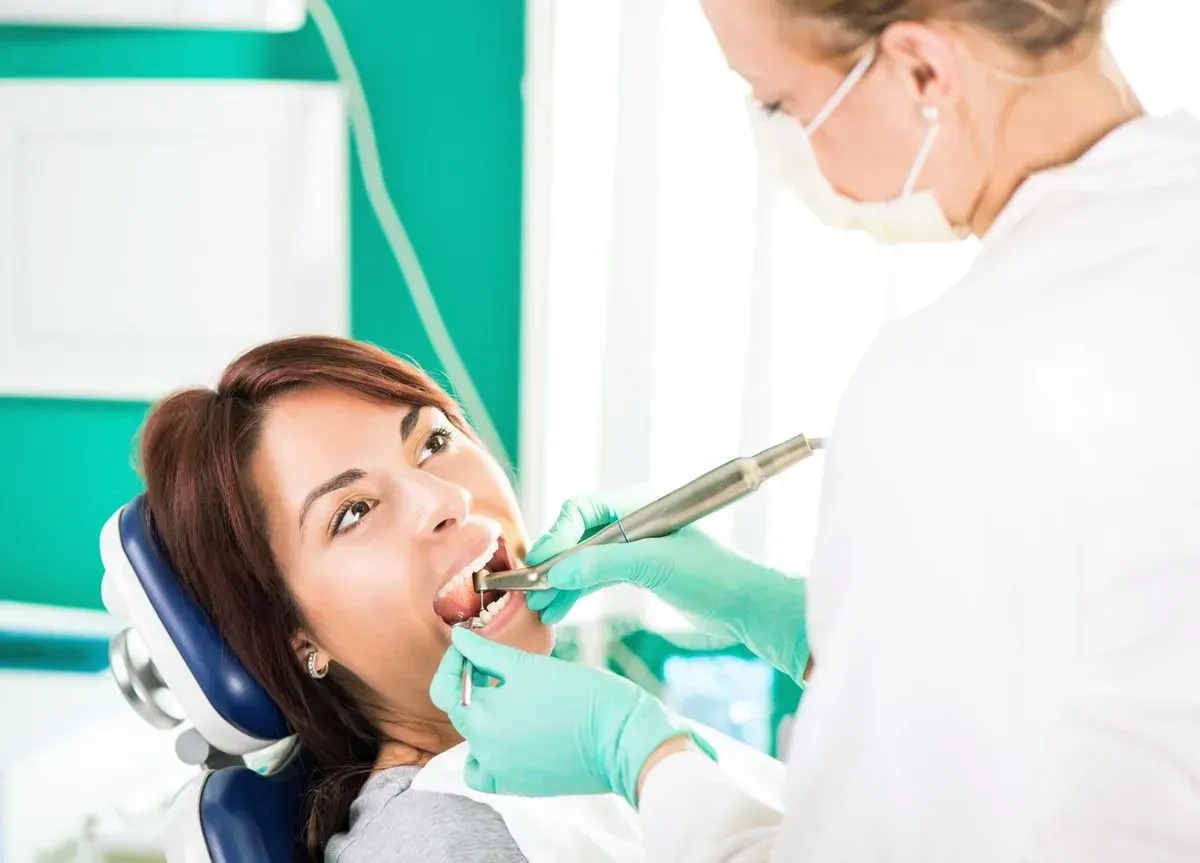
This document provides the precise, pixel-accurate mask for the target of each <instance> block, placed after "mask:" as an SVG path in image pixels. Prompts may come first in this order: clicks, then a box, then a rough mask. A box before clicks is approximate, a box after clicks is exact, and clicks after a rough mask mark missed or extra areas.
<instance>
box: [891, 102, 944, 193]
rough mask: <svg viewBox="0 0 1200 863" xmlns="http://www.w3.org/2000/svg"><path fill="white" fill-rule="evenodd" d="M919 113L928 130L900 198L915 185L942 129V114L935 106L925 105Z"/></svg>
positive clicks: (911, 191) (910, 191) (911, 190)
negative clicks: (927, 124) (926, 122)
mask: <svg viewBox="0 0 1200 863" xmlns="http://www.w3.org/2000/svg"><path fill="white" fill-rule="evenodd" d="M921 114H922V116H924V117H925V119H926V121H928V123H929V131H927V132H926V133H925V141H924V143H922V144H921V149H920V151H919V152H918V153H917V160H916V161H915V162H913V166H912V170H910V171H909V172H908V179H907V180H905V181H904V191H902V192H901V193H900V197H902V198H907V197H908V196H909V195H911V194H912V193H913V189H915V188H916V187H917V180H919V179H920V178H921V172H922V171H923V170H925V163H926V162H928V161H929V155H930V154H931V153H932V152H933V145H934V143H935V142H936V141H937V137H938V133H940V132H941V131H942V114H941V112H940V111H938V109H937V107H936V106H934V105H926V106H925V108H924V109H923V110H922V111H921Z"/></svg>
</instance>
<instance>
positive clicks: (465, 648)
mask: <svg viewBox="0 0 1200 863" xmlns="http://www.w3.org/2000/svg"><path fill="white" fill-rule="evenodd" d="M450 637H451V638H453V639H454V647H455V648H456V649H457V651H458V652H459V653H461V654H462V655H463V656H464V657H466V658H467V659H469V660H470V661H471V662H472V663H474V664H475V667H476V668H477V669H479V670H480V671H483V672H485V673H486V674H488V675H490V676H492V677H494V678H496V679H498V680H500V681H502V682H503V681H504V680H507V679H508V677H509V675H511V674H513V673H514V672H518V671H519V670H520V668H521V667H522V666H523V665H525V664H526V662H528V661H529V660H530V659H531V658H532V657H531V656H530V654H528V653H525V652H524V651H521V650H517V649H516V648H514V647H508V646H507V645H504V644H497V643H496V642H494V641H488V640H487V639H486V638H484V637H483V636H482V635H478V634H476V633H474V632H472V631H471V630H469V629H467V628H465V627H461V626H456V627H455V628H454V631H453V632H452V633H451V636H450ZM459 668H460V669H461V668H462V666H461V665H460V666H459ZM435 703H436V702H435ZM438 706H439V707H440V706H441V705H438Z"/></svg>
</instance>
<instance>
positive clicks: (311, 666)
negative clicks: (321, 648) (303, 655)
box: [308, 650, 329, 680]
mask: <svg viewBox="0 0 1200 863" xmlns="http://www.w3.org/2000/svg"><path fill="white" fill-rule="evenodd" d="M328 673H329V663H328V662H327V663H325V667H324V668H322V669H321V670H320V671H318V670H317V652H316V651H315V650H310V651H309V652H308V676H309V677H311V678H312V679H313V680H320V679H321V678H323V677H324V676H325V675H326V674H328Z"/></svg>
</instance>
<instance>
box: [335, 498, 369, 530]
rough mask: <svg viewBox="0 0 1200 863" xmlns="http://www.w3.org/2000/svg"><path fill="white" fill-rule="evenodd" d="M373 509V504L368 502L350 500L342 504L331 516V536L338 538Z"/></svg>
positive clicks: (356, 524)
mask: <svg viewBox="0 0 1200 863" xmlns="http://www.w3.org/2000/svg"><path fill="white" fill-rule="evenodd" d="M374 508H375V502H374V501H370V500H352V501H349V502H347V503H344V504H342V506H341V507H339V508H338V511H337V512H336V513H335V514H334V516H333V530H332V535H333V536H339V535H341V534H343V533H345V532H346V531H348V530H351V529H352V528H355V527H357V526H358V523H359V522H360V521H362V520H363V518H365V517H366V515H367V513H369V512H370V511H371V510H373V509H374Z"/></svg>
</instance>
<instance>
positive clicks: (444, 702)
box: [429, 647, 463, 721]
mask: <svg viewBox="0 0 1200 863" xmlns="http://www.w3.org/2000/svg"><path fill="white" fill-rule="evenodd" d="M462 670H463V655H462V653H460V652H459V651H458V650H457V649H456V648H454V647H450V648H449V649H448V650H447V651H446V655H445V656H443V657H442V661H441V662H440V663H439V664H438V667H437V671H435V672H434V673H433V680H432V681H431V682H430V684H429V699H430V700H431V701H432V702H433V703H434V705H435V706H436V707H437V709H438V710H443V711H445V712H446V714H447V715H450V714H451V713H452V712H453V710H454V708H456V707H458V706H460V705H461V703H462ZM451 721H453V716H451Z"/></svg>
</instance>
